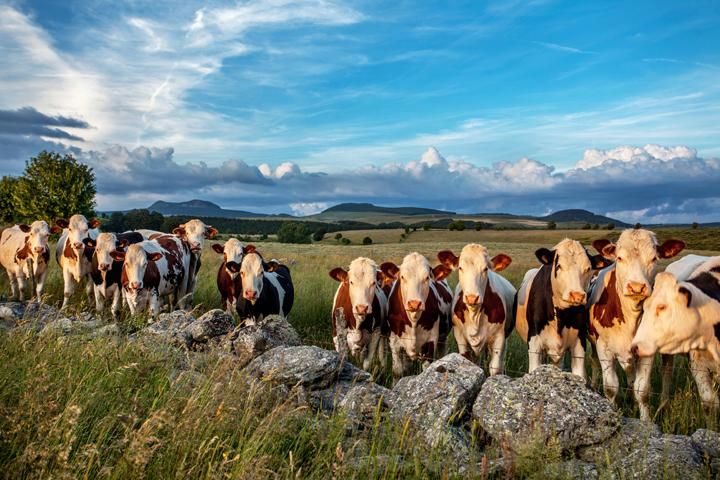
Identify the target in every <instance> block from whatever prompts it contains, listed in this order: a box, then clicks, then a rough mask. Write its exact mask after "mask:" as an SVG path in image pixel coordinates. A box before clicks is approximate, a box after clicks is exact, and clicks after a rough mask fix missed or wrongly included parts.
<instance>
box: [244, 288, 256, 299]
mask: <svg viewBox="0 0 720 480" xmlns="http://www.w3.org/2000/svg"><path fill="white" fill-rule="evenodd" d="M256 296H257V292H256V291H255V290H245V298H247V299H248V300H255V297H256Z"/></svg>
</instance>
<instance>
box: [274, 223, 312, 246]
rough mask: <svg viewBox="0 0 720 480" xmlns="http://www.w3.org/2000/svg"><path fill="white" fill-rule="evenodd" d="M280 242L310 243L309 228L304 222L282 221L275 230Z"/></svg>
mask: <svg viewBox="0 0 720 480" xmlns="http://www.w3.org/2000/svg"><path fill="white" fill-rule="evenodd" d="M277 237H278V241H279V242H281V243H310V229H308V227H307V225H305V223H304V222H288V223H284V224H283V225H282V226H281V227H280V229H279V230H278V232H277Z"/></svg>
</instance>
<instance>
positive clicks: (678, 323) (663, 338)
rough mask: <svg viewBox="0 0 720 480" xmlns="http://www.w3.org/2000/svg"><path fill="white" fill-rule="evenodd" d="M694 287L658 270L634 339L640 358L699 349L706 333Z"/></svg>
mask: <svg viewBox="0 0 720 480" xmlns="http://www.w3.org/2000/svg"><path fill="white" fill-rule="evenodd" d="M692 289H694V287H692V286H690V285H684V284H682V283H678V281H677V279H676V278H675V277H674V276H673V275H672V274H670V273H665V272H663V273H659V274H658V275H657V279H656V280H655V288H654V290H653V293H652V294H651V296H650V298H648V299H647V300H646V301H645V305H644V307H643V316H642V321H641V322H640V327H639V328H638V330H637V332H636V333H635V338H633V342H632V349H633V352H634V353H635V354H636V355H638V356H641V357H648V356H652V355H654V354H655V353H656V352H660V353H666V354H676V353H684V352H688V351H689V350H690V349H692V348H693V347H694V348H697V347H698V345H697V344H695V345H694V343H697V341H698V339H699V337H700V336H701V335H702V334H703V333H709V334H710V335H713V333H712V329H709V330H710V332H703V328H702V319H701V315H700V311H699V308H698V307H699V305H698V303H699V302H700V301H701V300H700V299H697V300H695V299H694V297H696V296H697V297H701V296H702V295H693V294H692V293H691V290H692Z"/></svg>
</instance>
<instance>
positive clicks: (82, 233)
mask: <svg viewBox="0 0 720 480" xmlns="http://www.w3.org/2000/svg"><path fill="white" fill-rule="evenodd" d="M55 224H56V225H57V226H58V227H60V228H63V229H65V230H66V231H67V240H66V241H67V242H69V243H70V246H71V247H72V248H73V250H75V251H76V252H77V253H78V256H80V254H82V251H83V250H84V249H85V241H86V240H87V239H89V238H90V237H91V235H90V230H91V229H96V228H98V227H99V226H100V220H98V219H97V218H93V219H92V220H90V221H89V222H88V220H87V218H85V216H84V215H80V214H77V215H73V216H72V217H70V219H69V220H66V219H64V218H58V219H57V220H55Z"/></svg>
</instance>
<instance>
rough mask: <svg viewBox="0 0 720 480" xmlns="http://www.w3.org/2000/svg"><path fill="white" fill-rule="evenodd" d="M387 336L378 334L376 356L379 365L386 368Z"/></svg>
mask: <svg viewBox="0 0 720 480" xmlns="http://www.w3.org/2000/svg"><path fill="white" fill-rule="evenodd" d="M388 348H389V345H388V338H387V337H386V336H385V335H383V334H382V333H381V334H380V342H379V343H378V353H377V354H378V357H379V358H380V366H381V367H382V368H383V369H385V368H387V351H388Z"/></svg>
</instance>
